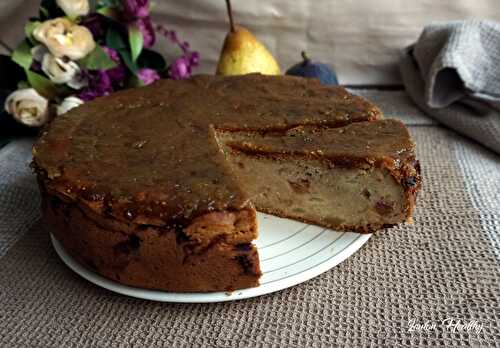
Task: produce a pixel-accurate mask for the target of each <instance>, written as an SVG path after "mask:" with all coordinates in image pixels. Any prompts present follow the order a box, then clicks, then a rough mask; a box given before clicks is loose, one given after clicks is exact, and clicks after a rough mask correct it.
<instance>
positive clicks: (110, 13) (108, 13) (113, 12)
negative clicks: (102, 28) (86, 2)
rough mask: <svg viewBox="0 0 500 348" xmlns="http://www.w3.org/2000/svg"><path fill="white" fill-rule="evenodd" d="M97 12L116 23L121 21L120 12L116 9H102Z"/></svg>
mask: <svg viewBox="0 0 500 348" xmlns="http://www.w3.org/2000/svg"><path fill="white" fill-rule="evenodd" d="M96 12H97V13H99V14H101V15H103V16H104V17H108V18H111V19H113V20H115V21H118V20H119V19H120V11H119V10H118V8H116V7H101V8H99V9H97V10H96Z"/></svg>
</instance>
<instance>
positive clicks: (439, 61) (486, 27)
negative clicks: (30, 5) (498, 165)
mask: <svg viewBox="0 0 500 348" xmlns="http://www.w3.org/2000/svg"><path fill="white" fill-rule="evenodd" d="M400 70H401V76H402V79H403V83H404V85H405V86H406V90H407V91H408V93H409V95H410V96H411V97H412V99H413V100H414V101H415V103H417V105H418V106H419V107H420V108H421V109H422V110H424V111H425V112H426V113H427V114H428V115H430V116H431V117H434V118H435V119H436V120H438V121H439V122H441V123H443V124H445V125H447V126H448V127H450V128H452V129H455V130H456V131H458V132H460V133H462V134H464V135H466V136H468V137H471V138H472V139H474V140H476V141H478V142H480V143H481V144H483V145H485V146H487V147H488V148H490V149H492V150H493V151H496V152H497V153H499V154H500V24H499V23H494V22H487V21H465V22H450V23H446V24H442V25H431V26H429V27H426V28H425V29H424V31H423V33H422V35H421V36H420V38H419V39H418V41H417V42H416V43H415V45H413V46H412V47H411V48H410V49H408V51H407V53H406V55H405V56H404V57H403V58H402V59H401V62H400ZM486 103H488V104H490V105H491V106H493V107H492V108H490V107H487V106H486Z"/></svg>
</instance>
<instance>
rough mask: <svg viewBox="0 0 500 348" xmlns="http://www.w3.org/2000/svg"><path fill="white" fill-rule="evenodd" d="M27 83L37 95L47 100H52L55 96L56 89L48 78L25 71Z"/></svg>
mask: <svg viewBox="0 0 500 348" xmlns="http://www.w3.org/2000/svg"><path fill="white" fill-rule="evenodd" d="M26 76H27V77H28V82H29V84H30V85H31V87H33V88H34V89H36V91H37V92H38V93H40V94H41V95H43V96H44V97H45V98H47V99H54V98H55V97H56V96H57V88H56V85H54V84H53V83H52V82H51V81H50V80H49V79H48V78H46V77H45V76H42V75H40V74H37V73H36V72H33V71H30V70H26Z"/></svg>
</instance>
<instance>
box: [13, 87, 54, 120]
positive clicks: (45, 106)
mask: <svg viewBox="0 0 500 348" xmlns="http://www.w3.org/2000/svg"><path fill="white" fill-rule="evenodd" d="M4 107H5V110H6V111H7V112H8V113H9V114H11V115H12V116H13V117H14V119H15V120H16V121H18V122H20V123H22V124H25V125H27V126H30V127H40V126H42V125H43V124H45V123H46V122H47V121H48V120H49V101H48V100H47V99H45V98H44V97H42V96H41V95H40V94H38V92H37V91H36V90H35V89H33V88H25V89H19V90H17V91H15V92H13V93H11V94H10V95H9V96H8V97H7V100H5V105H4Z"/></svg>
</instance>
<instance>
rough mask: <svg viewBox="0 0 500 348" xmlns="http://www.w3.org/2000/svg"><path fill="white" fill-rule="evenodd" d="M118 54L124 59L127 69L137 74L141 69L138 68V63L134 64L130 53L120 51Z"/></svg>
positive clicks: (125, 50)
mask: <svg viewBox="0 0 500 348" xmlns="http://www.w3.org/2000/svg"><path fill="white" fill-rule="evenodd" d="M118 53H119V54H120V56H121V57H122V59H123V62H124V63H125V65H126V66H127V68H128V69H129V70H130V71H131V72H132V73H133V74H135V73H137V71H138V70H139V67H138V66H137V63H136V62H134V60H133V59H132V55H131V54H130V52H129V51H128V50H127V49H120V50H118Z"/></svg>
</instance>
